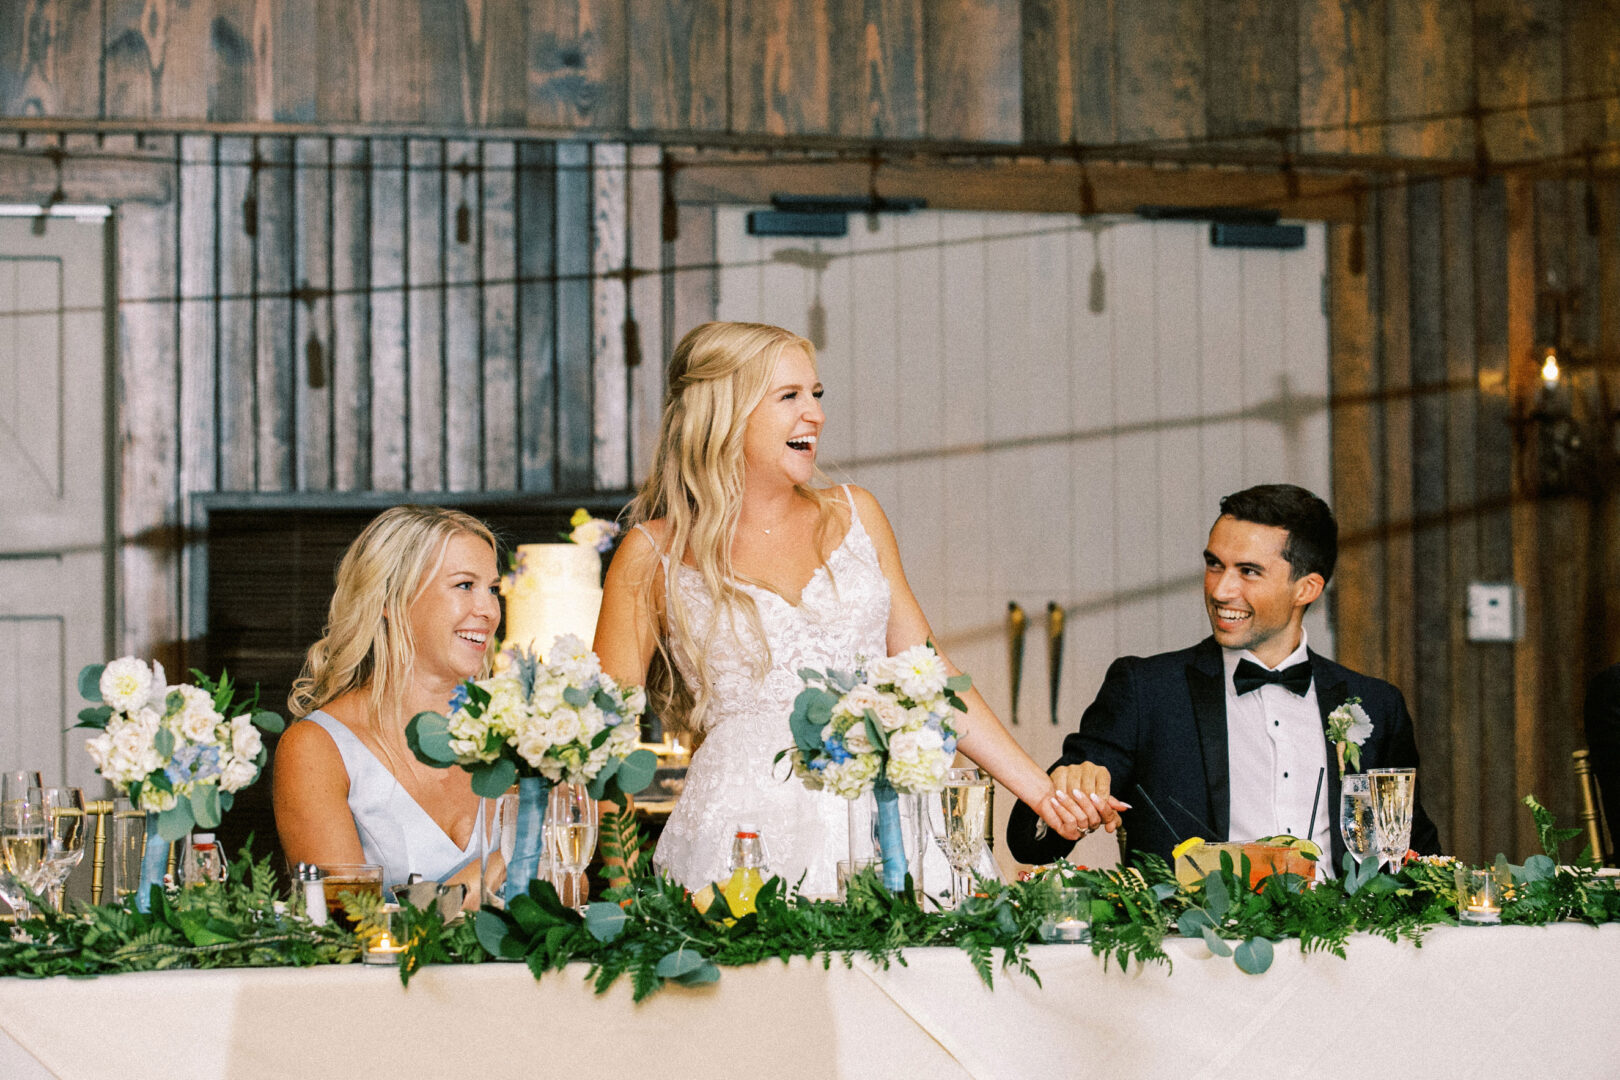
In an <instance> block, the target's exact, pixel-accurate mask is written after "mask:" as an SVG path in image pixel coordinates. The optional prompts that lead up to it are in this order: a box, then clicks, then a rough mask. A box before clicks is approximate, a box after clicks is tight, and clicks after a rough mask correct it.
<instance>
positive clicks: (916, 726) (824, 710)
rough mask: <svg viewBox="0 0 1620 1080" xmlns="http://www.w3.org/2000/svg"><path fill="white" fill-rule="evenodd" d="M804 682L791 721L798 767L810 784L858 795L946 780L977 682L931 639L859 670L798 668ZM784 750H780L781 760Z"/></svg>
mask: <svg viewBox="0 0 1620 1080" xmlns="http://www.w3.org/2000/svg"><path fill="white" fill-rule="evenodd" d="M799 677H800V678H801V679H803V680H804V682H805V688H804V689H803V690H801V691H800V692H799V696H798V698H797V699H795V701H794V703H793V714H792V716H791V717H790V718H789V721H788V724H789V727H790V729H791V730H792V733H793V742H794V745H793V747H792V748H791V749H790V750H784V751H783V752H782V755H790V756H791V757H792V760H793V771H794V773H795V774H796V775H797V776H798V777H799V779H800V780H801V781H802V782H803V783H804V785H805V786H806V787H808V788H810V789H812V790H816V791H823V790H824V791H830V792H832V793H833V794H834V795H838V796H840V797H841V798H845V799H857V798H859V797H861V796H862V795H864V794H865V793H866V792H868V791H871V790H873V789H874V787H876V786H877V785H879V784H882V783H886V784H888V785H889V786H891V787H892V788H893V789H894V790H895V791H898V792H903V793H906V794H919V793H921V792H926V791H938V790H940V788H941V787H943V786H944V782H945V770H946V769H948V768H949V767H950V764H951V760H952V759H953V758H954V757H955V755H956V739H957V734H956V727H955V725H954V724H953V723H952V713H953V711H961V712H966V711H967V706H966V705H964V704H963V703H962V699H961V697H960V696H959V695H960V693H961V692H962V691H964V690H966V689H967V688H968V687H970V686H972V685H973V681H972V679H970V678H969V677H968V676H966V675H956V676H952V675H950V673H949V672H948V671H946V669H945V662H944V661H943V660H942V659H940V656H939V654H938V653H936V652H935V651H934V649H933V647H932V646H931V645H926V644H924V645H917V646H914V647H912V648H910V649H907V650H906V651H905V652H902V653H900V654H898V655H896V656H890V657H885V658H883V659H881V660H877V661H874V662H873V663H871V664H870V665H867V666H865V667H863V668H857V669H856V670H855V671H853V672H843V671H832V670H829V671H815V670H813V669H810V668H806V669H804V670H803V671H800V672H799ZM782 755H778V757H779V758H780V757H781V756H782Z"/></svg>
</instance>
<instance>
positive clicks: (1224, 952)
mask: <svg viewBox="0 0 1620 1080" xmlns="http://www.w3.org/2000/svg"><path fill="white" fill-rule="evenodd" d="M1200 933H1201V934H1202V935H1203V938H1204V944H1205V945H1208V946H1209V951H1210V952H1212V953H1214V954H1215V955H1216V956H1231V955H1232V946H1230V945H1228V944H1227V943H1226V942H1225V941H1222V940H1221V935H1219V934H1217V933H1216V932H1215V928H1214V927H1213V926H1206V927H1204V928H1203V930H1202V931H1200Z"/></svg>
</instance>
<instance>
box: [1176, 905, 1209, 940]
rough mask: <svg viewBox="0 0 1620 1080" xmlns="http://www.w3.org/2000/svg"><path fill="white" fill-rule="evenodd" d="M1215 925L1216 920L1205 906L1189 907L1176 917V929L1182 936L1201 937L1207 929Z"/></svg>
mask: <svg viewBox="0 0 1620 1080" xmlns="http://www.w3.org/2000/svg"><path fill="white" fill-rule="evenodd" d="M1214 927H1215V920H1214V919H1211V918H1210V917H1209V912H1207V911H1205V910H1204V909H1203V908H1188V909H1187V910H1186V911H1183V912H1182V913H1181V916H1180V918H1178V919H1176V930H1177V931H1178V932H1179V933H1180V934H1181V936H1182V937H1201V936H1202V935H1203V933H1204V931H1205V930H1211V929H1214Z"/></svg>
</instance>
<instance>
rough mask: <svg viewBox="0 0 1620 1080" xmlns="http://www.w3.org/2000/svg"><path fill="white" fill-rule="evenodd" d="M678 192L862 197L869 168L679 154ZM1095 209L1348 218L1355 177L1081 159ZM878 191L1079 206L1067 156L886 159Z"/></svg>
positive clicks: (1026, 207) (984, 202) (718, 199)
mask: <svg viewBox="0 0 1620 1080" xmlns="http://www.w3.org/2000/svg"><path fill="white" fill-rule="evenodd" d="M677 160H680V161H681V168H680V170H679V172H678V173H677V174H676V197H677V199H679V201H681V202H682V203H700V204H716V205H744V206H747V205H764V204H766V203H768V202H770V197H771V195H772V194H773V193H775V192H792V193H794V194H797V195H846V196H854V197H857V198H860V197H864V196H865V195H866V194H867V192H868V190H869V185H870V183H871V178H872V177H871V166H870V165H869V164H868V163H866V162H860V161H802V160H801V161H783V160H773V159H770V158H756V157H741V156H732V157H728V158H724V159H718V160H717V159H715V158H714V157H712V156H709V155H691V156H686V155H679V156H678V157H677ZM1085 175H1086V176H1087V177H1088V178H1089V180H1090V184H1091V188H1092V191H1093V194H1094V196H1095V207H1096V211H1097V212H1098V213H1104V214H1119V213H1131V212H1132V211H1134V210H1135V209H1136V207H1138V206H1142V205H1156V206H1236V207H1258V208H1268V209H1276V210H1278V211H1280V212H1281V213H1282V215H1283V216H1284V217H1288V218H1296V219H1308V220H1317V221H1350V220H1353V218H1354V214H1355V207H1356V190H1357V182H1356V181H1354V180H1352V179H1350V178H1346V177H1344V176H1326V175H1311V174H1297V175H1296V185H1297V192H1295V193H1290V191H1289V182H1288V180H1287V179H1286V178H1284V177H1283V176H1281V175H1280V174H1278V173H1274V172H1273V173H1259V172H1244V171H1240V170H1235V169H1156V168H1151V167H1147V166H1138V165H1110V164H1106V163H1100V162H1099V163H1096V164H1091V163H1088V164H1087V165H1086V166H1085ZM877 187H878V191H879V192H880V193H881V194H883V195H888V196H920V197H922V198H925V199H927V200H928V206H929V208H930V209H934V210H994V211H1018V212H1025V213H1075V212H1077V211H1079V210H1080V208H1081V194H1080V189H1081V169H1080V168H1079V167H1078V166H1076V165H1075V164H1074V162H1073V161H1072V160H1070V161H1063V162H1053V161H1007V162H996V163H993V162H968V163H952V162H941V161H924V160H917V159H909V158H908V159H900V160H897V161H885V162H884V164H883V165H882V167H881V168H880V169H879V170H878V174H877Z"/></svg>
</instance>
